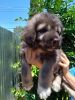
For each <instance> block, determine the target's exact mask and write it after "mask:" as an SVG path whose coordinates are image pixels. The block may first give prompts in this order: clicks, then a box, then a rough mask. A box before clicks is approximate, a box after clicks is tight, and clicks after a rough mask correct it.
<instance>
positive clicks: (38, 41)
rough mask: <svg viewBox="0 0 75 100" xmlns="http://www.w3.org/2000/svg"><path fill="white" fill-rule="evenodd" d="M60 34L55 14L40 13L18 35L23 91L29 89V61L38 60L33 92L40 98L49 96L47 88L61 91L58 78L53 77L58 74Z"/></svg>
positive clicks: (59, 22)
mask: <svg viewBox="0 0 75 100" xmlns="http://www.w3.org/2000/svg"><path fill="white" fill-rule="evenodd" d="M62 31H63V26H62V23H61V21H60V20H59V18H58V17H57V16H56V15H54V14H51V13H40V14H37V15H35V16H33V17H32V19H31V20H30V21H29V23H28V25H27V26H26V27H25V30H24V32H23V33H22V43H21V46H22V49H21V57H22V83H23V87H24V88H25V89H26V90H30V89H31V88H32V86H33V82H32V76H31V67H30V66H31V64H32V63H31V59H38V61H39V62H41V63H43V66H42V68H41V70H40V73H39V79H38V90H37V92H38V94H39V96H40V98H41V99H46V98H47V97H48V96H50V94H51V88H52V89H53V90H55V91H56V92H58V91H59V90H60V88H61V76H60V75H58V76H57V77H56V75H57V73H58V74H59V72H60V68H59V66H58V62H59V60H60V59H59V58H60V53H61V49H60V48H61V41H62V36H61V33H62ZM32 52H35V53H36V54H34V53H32ZM35 55H36V56H35ZM55 77H56V78H55ZM54 79H55V81H54ZM58 80H59V81H58ZM53 81H54V82H53ZM56 83H57V84H56Z"/></svg>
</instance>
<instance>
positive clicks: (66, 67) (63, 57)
mask: <svg viewBox="0 0 75 100" xmlns="http://www.w3.org/2000/svg"><path fill="white" fill-rule="evenodd" d="M59 65H60V67H62V68H63V73H66V72H68V71H69V65H70V61H69V59H68V58H67V56H66V54H64V53H63V52H62V53H61V56H60V62H59Z"/></svg>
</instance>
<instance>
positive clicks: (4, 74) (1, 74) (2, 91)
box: [0, 27, 16, 100]
mask: <svg viewBox="0 0 75 100" xmlns="http://www.w3.org/2000/svg"><path fill="white" fill-rule="evenodd" d="M15 37H16V36H15V33H12V32H10V31H8V30H6V29H4V28H2V27H0V100H14V98H13V96H12V94H11V92H10V91H11V88H12V85H13V81H12V80H13V74H12V73H13V70H12V68H11V65H12V64H13V63H14V62H15V57H16V56H15V55H16V50H15V44H16V41H15Z"/></svg>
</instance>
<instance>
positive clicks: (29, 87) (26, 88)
mask: <svg viewBox="0 0 75 100" xmlns="http://www.w3.org/2000/svg"><path fill="white" fill-rule="evenodd" d="M32 87H33V85H31V86H28V87H23V89H24V90H27V91H30V90H31V88H32Z"/></svg>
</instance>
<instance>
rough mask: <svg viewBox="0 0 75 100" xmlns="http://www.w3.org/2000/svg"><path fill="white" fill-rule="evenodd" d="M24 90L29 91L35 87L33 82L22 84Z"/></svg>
mask: <svg viewBox="0 0 75 100" xmlns="http://www.w3.org/2000/svg"><path fill="white" fill-rule="evenodd" d="M22 86H23V89H25V90H27V91H29V90H31V88H32V87H33V82H28V83H26V84H25V83H22Z"/></svg>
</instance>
